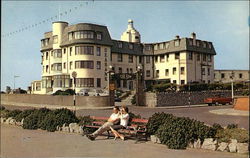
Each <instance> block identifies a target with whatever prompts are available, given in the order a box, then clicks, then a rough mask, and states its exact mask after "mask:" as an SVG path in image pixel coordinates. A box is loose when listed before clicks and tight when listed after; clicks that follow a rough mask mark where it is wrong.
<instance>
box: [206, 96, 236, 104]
mask: <svg viewBox="0 0 250 158" xmlns="http://www.w3.org/2000/svg"><path fill="white" fill-rule="evenodd" d="M232 102H233V100H232V98H229V97H220V96H217V97H212V98H206V99H204V103H205V104H208V106H212V105H213V104H215V105H219V104H222V105H226V104H232Z"/></svg>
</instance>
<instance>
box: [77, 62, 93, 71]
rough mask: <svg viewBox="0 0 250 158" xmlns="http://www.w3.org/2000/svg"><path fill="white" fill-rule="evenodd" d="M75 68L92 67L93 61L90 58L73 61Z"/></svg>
mask: <svg viewBox="0 0 250 158" xmlns="http://www.w3.org/2000/svg"><path fill="white" fill-rule="evenodd" d="M75 68H76V69H82V68H84V69H93V68H94V62H93V61H91V60H85V61H75Z"/></svg>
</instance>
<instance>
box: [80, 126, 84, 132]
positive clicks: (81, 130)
mask: <svg viewBox="0 0 250 158" xmlns="http://www.w3.org/2000/svg"><path fill="white" fill-rule="evenodd" d="M79 133H80V134H84V131H83V129H82V127H81V126H80V127H79Z"/></svg>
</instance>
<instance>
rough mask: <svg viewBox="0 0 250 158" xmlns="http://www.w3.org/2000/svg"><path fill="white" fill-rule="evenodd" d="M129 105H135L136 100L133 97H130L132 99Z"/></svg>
mask: <svg viewBox="0 0 250 158" xmlns="http://www.w3.org/2000/svg"><path fill="white" fill-rule="evenodd" d="M131 104H133V105H134V104H136V99H135V95H134V96H133V97H132V99H131Z"/></svg>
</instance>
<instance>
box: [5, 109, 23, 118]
mask: <svg viewBox="0 0 250 158" xmlns="http://www.w3.org/2000/svg"><path fill="white" fill-rule="evenodd" d="M21 112H22V111H21V110H12V111H8V112H7V113H6V115H5V117H6V118H8V117H12V118H15V117H16V116H17V115H18V114H20V113H21Z"/></svg>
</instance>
